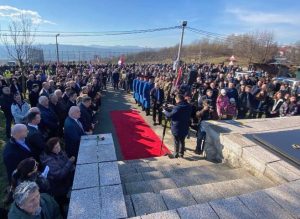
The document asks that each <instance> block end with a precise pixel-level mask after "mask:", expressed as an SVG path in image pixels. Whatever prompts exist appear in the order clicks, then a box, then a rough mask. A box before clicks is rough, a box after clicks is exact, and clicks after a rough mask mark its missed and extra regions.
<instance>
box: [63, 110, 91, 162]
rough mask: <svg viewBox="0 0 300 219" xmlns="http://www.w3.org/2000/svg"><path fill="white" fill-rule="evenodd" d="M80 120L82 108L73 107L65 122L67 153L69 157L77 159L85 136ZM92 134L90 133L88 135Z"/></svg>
mask: <svg viewBox="0 0 300 219" xmlns="http://www.w3.org/2000/svg"><path fill="white" fill-rule="evenodd" d="M79 118H80V108H79V107H78V106H72V107H71V108H70V110H69V116H68V117H67V118H66V120H65V125H64V138H65V144H66V152H67V154H68V155H69V157H72V156H74V157H77V154H78V149H79V144H80V138H81V136H82V135H84V134H85V132H84V128H83V126H82V124H81V122H80V121H79V120H78V119H79ZM87 134H90V133H87Z"/></svg>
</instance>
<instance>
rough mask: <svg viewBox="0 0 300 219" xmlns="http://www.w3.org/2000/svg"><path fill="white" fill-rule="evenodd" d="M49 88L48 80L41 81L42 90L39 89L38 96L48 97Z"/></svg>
mask: <svg viewBox="0 0 300 219" xmlns="http://www.w3.org/2000/svg"><path fill="white" fill-rule="evenodd" d="M49 88H50V84H49V82H47V81H45V82H43V84H42V90H41V91H40V97H41V96H46V97H49V94H50V92H49Z"/></svg>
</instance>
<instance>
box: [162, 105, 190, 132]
mask: <svg viewBox="0 0 300 219" xmlns="http://www.w3.org/2000/svg"><path fill="white" fill-rule="evenodd" d="M191 113H192V106H191V105H190V104H188V103H187V102H186V101H182V102H180V103H178V104H177V106H175V107H174V108H173V109H172V111H171V112H165V115H166V116H167V117H168V118H171V120H172V121H171V131H172V134H173V135H174V136H177V137H185V136H187V134H188V131H189V125H190V118H191Z"/></svg>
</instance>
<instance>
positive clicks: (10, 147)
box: [3, 138, 33, 183]
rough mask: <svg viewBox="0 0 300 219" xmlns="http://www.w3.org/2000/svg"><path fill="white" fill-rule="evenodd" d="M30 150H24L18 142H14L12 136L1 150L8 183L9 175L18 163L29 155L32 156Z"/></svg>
mask: <svg viewBox="0 0 300 219" xmlns="http://www.w3.org/2000/svg"><path fill="white" fill-rule="evenodd" d="M27 146H28V147H29V145H27ZM32 156H33V154H32V152H31V151H28V150H26V149H25V148H23V147H22V146H21V145H20V144H18V143H17V142H16V140H15V139H14V138H11V139H10V140H9V141H8V142H7V143H6V145H5V148H4V151H3V161H4V164H5V167H6V171H7V177H8V181H9V183H10V182H11V176H12V173H13V172H14V170H15V169H16V168H17V166H18V164H19V163H20V162H21V161H22V160H24V159H26V158H29V157H32Z"/></svg>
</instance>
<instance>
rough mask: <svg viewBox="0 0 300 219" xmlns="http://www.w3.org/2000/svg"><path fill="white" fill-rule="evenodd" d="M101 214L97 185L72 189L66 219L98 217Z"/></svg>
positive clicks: (94, 218)
mask: <svg viewBox="0 0 300 219" xmlns="http://www.w3.org/2000/svg"><path fill="white" fill-rule="evenodd" d="M100 215H101V203H100V191H99V188H98V187H95V188H88V189H82V190H75V191H72V194H71V199H70V204H69V212H68V219H79V218H80V219H99V218H100Z"/></svg>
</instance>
